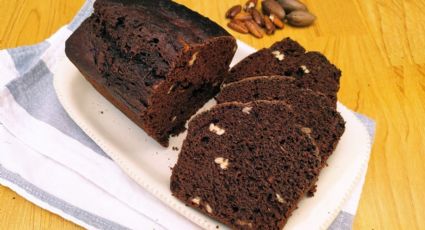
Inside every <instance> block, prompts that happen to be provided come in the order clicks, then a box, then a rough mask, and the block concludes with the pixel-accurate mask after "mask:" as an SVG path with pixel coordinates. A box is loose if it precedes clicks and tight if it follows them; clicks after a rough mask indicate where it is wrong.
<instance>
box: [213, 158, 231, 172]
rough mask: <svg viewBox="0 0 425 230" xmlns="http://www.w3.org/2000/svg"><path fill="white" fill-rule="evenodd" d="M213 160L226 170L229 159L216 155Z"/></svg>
mask: <svg viewBox="0 0 425 230" xmlns="http://www.w3.org/2000/svg"><path fill="white" fill-rule="evenodd" d="M214 162H215V163H216V164H218V165H220V168H221V169H224V170H226V169H227V168H228V167H229V159H225V158H223V157H217V158H215V159H214Z"/></svg>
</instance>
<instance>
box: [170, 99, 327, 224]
mask: <svg viewBox="0 0 425 230" xmlns="http://www.w3.org/2000/svg"><path fill="white" fill-rule="evenodd" d="M294 115H295V114H294V112H293V111H292V109H291V107H290V106H288V105H287V104H286V103H284V102H275V101H273V102H270V101H256V102H251V103H238V102H230V103H223V104H220V105H217V106H215V107H213V108H212V109H211V110H208V111H206V112H203V113H201V114H199V115H197V116H196V117H195V118H194V119H193V120H191V121H190V123H189V130H188V136H187V137H186V139H185V141H184V143H183V147H182V150H181V152H180V154H179V158H178V161H177V163H176V165H175V166H174V168H173V172H172V176H171V184H170V187H171V191H172V194H173V195H174V196H176V197H177V198H178V199H180V200H181V201H183V202H184V203H186V204H187V205H189V206H191V207H193V208H196V209H198V210H199V211H201V212H203V213H205V214H206V215H209V216H211V217H213V218H215V219H216V220H218V221H221V222H222V223H224V224H227V225H229V226H230V227H231V228H234V229H281V228H282V227H283V226H284V225H285V223H286V221H287V219H288V217H289V216H290V215H291V213H292V211H293V210H294V209H295V208H296V207H297V203H298V202H299V200H300V199H301V198H302V197H304V195H305V193H306V192H308V190H309V189H310V187H311V186H312V184H314V183H315V181H316V179H317V176H318V173H319V169H320V165H321V158H320V156H319V154H318V149H317V148H316V146H315V145H314V140H313V139H312V138H311V137H310V135H309V134H308V133H306V130H308V129H309V128H308V127H304V126H302V125H299V124H297V123H296V120H295V119H294Z"/></svg>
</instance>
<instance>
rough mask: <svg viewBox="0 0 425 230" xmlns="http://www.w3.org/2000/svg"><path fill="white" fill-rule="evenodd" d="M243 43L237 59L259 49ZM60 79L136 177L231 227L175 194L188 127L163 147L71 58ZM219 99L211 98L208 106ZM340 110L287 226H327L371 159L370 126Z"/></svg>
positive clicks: (88, 126)
mask: <svg viewBox="0 0 425 230" xmlns="http://www.w3.org/2000/svg"><path fill="white" fill-rule="evenodd" d="M238 44H239V49H238V52H237V53H236V56H235V58H234V60H233V63H236V62H237V61H239V60H241V59H242V58H244V57H246V56H247V55H249V54H250V53H252V52H254V51H255V50H254V49H253V48H251V47H249V46H247V45H246V44H243V43H241V42H239V43H238ZM54 85H55V89H56V92H57V94H58V97H59V100H60V101H61V103H62V105H63V106H64V107H65V109H66V111H67V112H68V113H69V115H70V116H71V118H72V119H73V120H74V121H75V122H76V123H77V124H78V125H79V126H80V127H81V128H82V129H83V130H84V132H86V133H87V135H89V136H90V137H91V138H92V139H93V140H94V141H95V142H96V143H97V144H98V145H99V146H100V147H101V148H102V149H103V150H104V151H105V152H106V153H107V154H108V155H109V156H110V157H111V158H112V159H113V160H114V161H115V162H116V163H117V164H118V165H119V166H120V167H121V168H122V169H123V170H124V172H125V173H127V174H128V175H129V176H130V177H131V178H133V180H135V181H136V182H137V183H138V184H140V185H141V186H143V187H144V188H145V189H147V190H148V191H149V192H151V193H152V194H153V195H155V196H156V197H158V198H159V199H160V200H161V201H163V202H164V203H166V204H167V205H169V206H170V207H172V208H173V209H175V210H176V211H177V212H179V213H181V214H182V215H183V216H185V217H187V218H188V219H190V220H192V221H193V222H194V223H196V224H198V225H199V226H201V227H202V228H205V229H216V226H217V225H219V226H220V229H223V228H226V227H224V226H222V225H221V224H219V223H217V222H216V221H214V220H213V219H211V218H209V217H206V216H205V215H203V214H201V213H200V212H198V211H196V210H194V209H192V208H190V207H187V206H185V205H184V204H183V203H182V202H180V201H179V200H177V199H176V198H174V197H173V196H172V195H171V192H170V189H169V182H170V176H171V170H170V167H172V166H174V164H175V163H176V161H177V156H178V152H177V151H173V150H172V147H178V148H179V149H180V147H181V145H182V142H183V140H184V137H185V136H186V133H183V134H181V135H179V136H178V137H175V138H172V139H171V140H170V147H169V148H164V147H161V146H160V145H159V144H158V143H157V142H155V141H154V140H153V139H152V138H150V137H149V136H148V135H147V134H146V133H145V132H144V131H143V130H142V129H140V128H139V127H138V126H136V125H135V124H134V123H133V122H132V121H130V120H129V119H128V118H127V117H126V116H125V115H124V114H123V113H121V112H120V111H119V110H118V109H116V108H115V107H114V106H113V105H112V104H111V103H110V102H108V101H107V100H106V99H105V98H103V96H101V95H100V94H99V93H98V92H97V91H96V90H95V89H94V88H93V87H92V86H91V85H90V84H89V83H88V82H87V81H86V80H85V79H84V77H83V76H81V74H80V72H79V71H78V70H77V68H75V67H74V65H73V64H72V63H71V62H70V61H69V60H68V59H67V58H64V59H63V60H62V61H61V62H60V64H59V66H58V68H57V71H56V73H55V77H54ZM213 104H214V101H213V100H211V101H210V102H209V103H207V104H206V105H205V106H204V107H203V109H207V108H209V107H211V106H212V105H213ZM101 111H102V113H101ZM338 111H339V112H340V113H341V114H342V116H343V117H344V119H345V121H346V122H347V123H346V130H345V133H344V135H343V136H342V138H341V141H340V143H339V144H338V147H337V149H336V151H335V153H334V154H333V155H332V156H331V157H330V158H329V162H328V163H329V166H328V167H326V168H324V169H323V171H322V172H321V174H320V177H319V181H318V184H317V185H318V187H317V192H316V193H315V196H314V197H312V198H305V199H303V200H302V201H301V203H300V204H299V208H298V209H297V210H295V211H294V213H293V215H292V217H291V218H290V219H289V221H288V223H287V225H286V226H285V229H326V228H327V227H328V226H329V225H330V224H331V223H332V221H333V219H334V218H335V217H336V216H337V214H338V212H339V211H340V209H341V206H342V204H343V203H344V201H345V200H346V198H347V197H348V195H349V194H350V192H351V191H352V189H353V187H354V186H355V185H356V182H357V181H358V179H359V178H360V174H361V172H362V170H363V169H364V168H365V166H366V164H367V160H368V151H369V145H370V141H369V138H368V134H367V131H366V128H365V127H364V126H363V124H362V123H361V122H360V121H359V120H358V119H357V117H356V116H355V115H354V114H353V113H352V112H350V111H349V110H348V109H347V108H346V107H344V106H343V105H342V104H338Z"/></svg>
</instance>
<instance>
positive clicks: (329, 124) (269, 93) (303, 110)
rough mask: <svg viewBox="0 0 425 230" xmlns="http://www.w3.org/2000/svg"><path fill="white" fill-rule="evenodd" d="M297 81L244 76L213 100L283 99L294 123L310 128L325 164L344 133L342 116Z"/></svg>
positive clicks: (220, 101) (330, 104)
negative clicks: (290, 111) (289, 107)
mask: <svg viewBox="0 0 425 230" xmlns="http://www.w3.org/2000/svg"><path fill="white" fill-rule="evenodd" d="M296 81H297V80H296V79H295V78H292V77H281V76H270V77H268V76H264V77H251V78H245V79H243V80H240V81H238V82H233V83H230V84H227V85H226V86H224V87H223V88H222V89H221V92H220V94H219V95H217V97H216V100H217V102H218V103H225V102H232V101H236V102H242V103H246V102H250V101H255V100H280V101H284V102H285V103H286V104H288V105H289V106H291V108H292V109H293V111H294V118H295V119H296V122H297V123H298V124H300V125H302V126H305V127H309V133H310V135H311V136H312V137H313V139H314V140H315V143H316V144H317V146H318V148H319V150H320V155H321V157H322V166H325V165H326V160H327V159H328V158H329V156H330V155H331V154H332V153H333V152H334V150H335V147H336V145H337V144H338V142H339V139H340V138H341V136H342V134H343V133H344V130H345V122H344V119H343V118H342V117H341V115H340V114H339V113H338V112H337V111H336V110H335V109H334V108H333V107H332V106H333V101H332V100H330V99H329V98H328V97H326V96H324V95H323V94H320V93H317V92H314V91H312V90H310V89H305V88H301V87H298V86H297V85H296Z"/></svg>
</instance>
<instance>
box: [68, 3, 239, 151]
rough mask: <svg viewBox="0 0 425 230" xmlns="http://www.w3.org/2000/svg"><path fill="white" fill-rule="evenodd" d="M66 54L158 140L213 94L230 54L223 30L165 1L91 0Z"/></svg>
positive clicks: (231, 40)
mask: <svg viewBox="0 0 425 230" xmlns="http://www.w3.org/2000/svg"><path fill="white" fill-rule="evenodd" d="M65 51H66V55H67V56H68V58H69V59H70V60H71V62H73V63H74V64H75V66H76V67H77V68H78V69H79V70H80V72H81V73H82V74H83V75H84V77H85V78H86V79H87V80H88V81H89V82H90V83H91V84H92V85H93V86H94V87H95V88H96V89H97V90H98V91H99V92H100V93H101V94H102V95H103V96H104V97H106V98H107V99H108V100H109V101H111V103H113V104H114V105H115V106H116V107H117V108H118V109H120V110H121V111H122V112H123V113H124V114H126V115H127V116H128V117H129V118H130V119H131V120H133V121H134V122H135V123H136V124H137V125H139V126H140V127H141V128H143V129H144V130H145V131H146V132H147V133H148V134H149V135H150V136H152V137H153V138H154V139H155V140H157V141H158V142H159V143H160V144H161V145H163V146H167V145H168V138H169V136H170V135H173V134H178V133H180V132H181V131H183V130H184V124H185V122H186V121H187V120H188V119H189V118H190V117H191V116H192V115H193V114H194V113H195V112H196V111H197V110H198V109H199V108H200V107H201V106H202V105H204V103H205V102H207V101H208V100H209V99H211V98H212V97H213V96H214V95H215V94H216V93H217V92H218V91H219V87H220V85H221V83H222V81H223V77H224V76H225V75H226V74H227V72H228V66H229V63H230V61H231V60H232V58H233V55H234V53H235V51H236V41H235V39H234V38H233V37H232V36H231V35H230V34H228V33H227V32H226V31H225V30H224V29H223V28H221V27H220V26H219V25H217V24H216V23H214V22H212V21H210V20H209V19H208V18H206V17H203V16H201V15H200V14H198V13H196V12H193V11H192V10H190V9H188V8H186V7H185V6H182V5H179V4H177V3H174V2H172V1H168V0H156V1H150V0H97V1H96V2H95V4H94V13H93V14H92V15H91V16H90V17H89V18H88V19H87V20H85V21H84V22H83V23H82V24H81V26H80V27H79V28H78V29H77V30H76V31H75V32H74V33H73V34H72V35H71V37H70V38H69V39H68V40H67V42H66V49H65Z"/></svg>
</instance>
